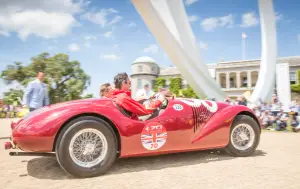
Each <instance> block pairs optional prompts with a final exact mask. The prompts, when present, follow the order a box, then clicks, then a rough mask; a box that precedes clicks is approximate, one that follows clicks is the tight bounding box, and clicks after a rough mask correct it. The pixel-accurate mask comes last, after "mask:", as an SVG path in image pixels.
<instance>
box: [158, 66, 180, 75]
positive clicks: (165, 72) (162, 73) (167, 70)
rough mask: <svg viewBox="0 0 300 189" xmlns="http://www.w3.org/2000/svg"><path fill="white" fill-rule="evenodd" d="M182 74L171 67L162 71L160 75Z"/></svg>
mask: <svg viewBox="0 0 300 189" xmlns="http://www.w3.org/2000/svg"><path fill="white" fill-rule="evenodd" d="M180 74H181V73H180V72H179V71H178V69H177V68H176V67H175V66H170V67H167V68H164V69H161V70H160V74H159V75H180Z"/></svg>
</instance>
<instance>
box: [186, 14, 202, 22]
mask: <svg viewBox="0 0 300 189" xmlns="http://www.w3.org/2000/svg"><path fill="white" fill-rule="evenodd" d="M198 19H199V18H198V16H197V15H192V16H188V20H189V22H196V21H197V20H198Z"/></svg>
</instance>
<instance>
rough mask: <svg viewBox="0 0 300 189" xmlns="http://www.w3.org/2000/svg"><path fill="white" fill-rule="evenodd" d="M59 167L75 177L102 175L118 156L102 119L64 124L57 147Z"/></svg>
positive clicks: (107, 127) (110, 133)
mask: <svg viewBox="0 0 300 189" xmlns="http://www.w3.org/2000/svg"><path fill="white" fill-rule="evenodd" d="M55 151H56V158H57V161H58V162H59V164H60V166H61V167H62V168H63V169H64V170H65V171H66V172H68V173H69V174H71V175H74V176H76V177H93V176H99V175H101V174H103V173H105V172H106V171H107V170H108V169H109V168H110V167H111V165H112V164H113V163H114V161H115V159H116V156H117V140H116V136H115V133H114V132H113V130H112V129H111V128H110V126H109V125H108V124H107V123H106V122H105V121H104V120H102V119H99V118H96V117H92V116H85V117H80V118H77V119H75V120H73V121H71V122H70V123H69V124H67V125H66V126H65V127H64V128H63V130H62V131H61V132H60V135H59V137H58V140H57V143H56V146H55Z"/></svg>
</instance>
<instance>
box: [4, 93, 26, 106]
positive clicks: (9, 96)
mask: <svg viewBox="0 0 300 189" xmlns="http://www.w3.org/2000/svg"><path fill="white" fill-rule="evenodd" d="M23 94H24V92H23V90H20V89H10V90H9V91H8V92H5V93H4V98H3V103H4V104H9V105H10V104H11V105H15V106H17V105H21V103H20V101H19V99H22V96H23Z"/></svg>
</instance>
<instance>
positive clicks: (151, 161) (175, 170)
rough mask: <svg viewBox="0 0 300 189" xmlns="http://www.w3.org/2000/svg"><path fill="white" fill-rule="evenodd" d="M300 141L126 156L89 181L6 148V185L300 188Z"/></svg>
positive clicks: (272, 138)
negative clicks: (240, 149)
mask: <svg viewBox="0 0 300 189" xmlns="http://www.w3.org/2000/svg"><path fill="white" fill-rule="evenodd" d="M10 121H11V120H0V128H1V129H0V137H4V136H8V135H9V123H10ZM4 141H5V140H4V139H0V145H2V146H3V142H4ZM299 141H300V133H290V132H263V133H262V138H261V143H260V145H259V146H258V149H257V151H256V152H255V154H254V155H253V156H251V157H245V158H233V157H230V156H228V155H227V154H225V153H224V152H222V151H221V152H218V151H211V150H210V151H202V152H191V153H181V154H173V155H163V156H158V157H145V158H129V159H120V160H118V161H117V162H116V163H115V165H114V166H113V167H112V168H111V170H110V171H109V172H108V173H107V174H105V175H103V176H100V177H95V178H88V179H75V178H73V177H71V176H69V175H67V174H66V173H65V172H64V171H62V169H61V168H60V167H59V165H58V163H57V162H56V159H55V157H33V156H31V157H24V156H15V157H10V156H9V155H8V151H5V150H4V149H3V147H0V168H1V169H0V178H1V179H0V188H3V189H9V188H13V189H23V188H43V189H48V188H53V189H54V188H55V189H57V188H59V189H67V188H72V189H74V188H81V189H84V188H88V189H93V188H95V189H96V188H97V189H99V188H109V189H114V188H122V189H127V188H130V189H133V188H138V189H144V188H145V189H149V188H151V189H154V188H171V189H173V188H178V189H185V188H186V189H189V188H191V189H198V188H199V189H200V188H218V189H219V188H224V189H231V188H234V189H239V188H241V189H248V188H249V189H253V188H258V189H260V188H263V189H267V188H270V189H271V188H274V189H277V188H278V189H279V188H280V189H282V188H284V189H289V188H293V189H299V188H300V147H299Z"/></svg>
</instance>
